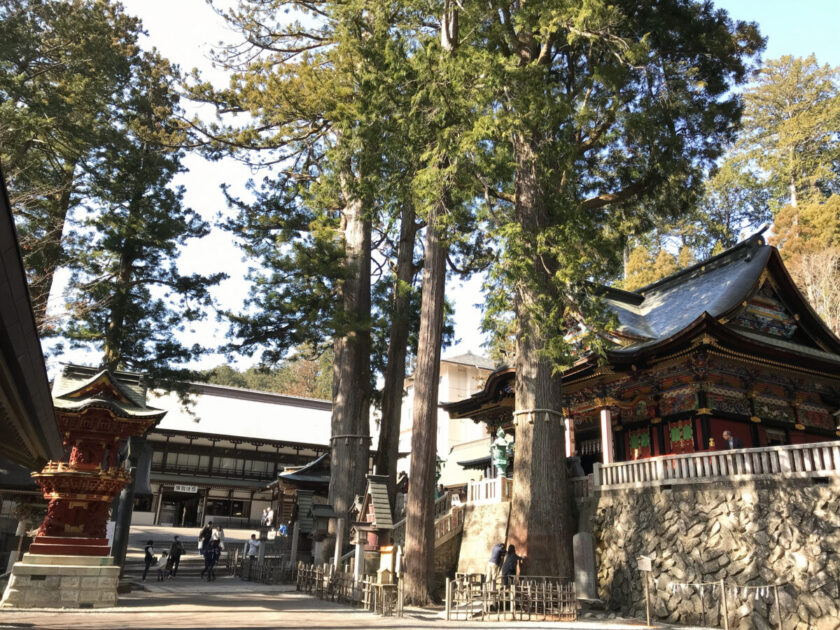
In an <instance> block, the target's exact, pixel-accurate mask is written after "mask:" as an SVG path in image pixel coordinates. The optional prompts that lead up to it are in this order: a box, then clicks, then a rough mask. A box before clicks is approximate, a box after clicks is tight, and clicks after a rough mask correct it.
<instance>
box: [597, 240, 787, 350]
mask: <svg viewBox="0 0 840 630" xmlns="http://www.w3.org/2000/svg"><path fill="white" fill-rule="evenodd" d="M771 251H772V247H770V246H768V245H765V244H764V242H763V240H761V239H759V238H756V237H753V238H750V239H747V240H746V241H744V242H742V243H740V244H738V245H736V246H735V247H733V248H731V249H729V250H727V251H725V252H723V253H722V254H719V255H718V256H715V257H713V258H711V259H709V260H707V261H704V262H703V263H701V264H698V265H695V266H693V267H690V268H688V269H686V270H684V271H681V272H678V273H676V274H673V275H671V276H668V277H667V278H664V279H662V280H660V281H658V282H656V283H654V284H651V285H648V286H647V287H643V288H641V289H639V290H638V291H635V292H633V294H629V293H626V292H623V291H608V292H607V293H606V294H605V296H604V299H605V302H606V303H607V306H608V307H609V308H610V309H611V310H612V311H613V312H614V313H615V314H616V316H617V317H618V321H619V327H618V329H617V332H619V333H625V334H629V335H632V336H635V337H640V338H641V339H640V340H639V341H638V342H636V343H633V344H632V345H629V346H625V347H623V348H616V349H615V350H614V352H634V351H636V350H638V349H639V348H641V347H643V346H645V345H648V344H650V343H655V342H657V341H661V340H663V339H667V338H668V337H670V336H672V335H674V334H675V333H677V332H679V331H680V330H682V329H684V328H685V327H686V326H688V325H689V324H690V323H691V322H693V321H695V320H696V319H697V318H698V317H700V316H701V315H702V314H703V313H704V312H706V313H708V314H709V315H711V316H712V317H719V316H720V315H723V314H724V313H726V312H728V311H730V310H731V309H732V308H734V307H735V306H737V305H738V304H739V303H740V302H742V301H743V300H744V299H745V297H746V296H747V294H748V293H749V292H750V290H751V289H752V288H754V287H755V286H756V284H757V283H758V281H759V278H760V277H761V272H762V271H763V270H764V268H765V265H766V264H767V261H768V259H769V257H770V253H771ZM639 297H641V298H642V299H641V301H639V299H638V298H639Z"/></svg>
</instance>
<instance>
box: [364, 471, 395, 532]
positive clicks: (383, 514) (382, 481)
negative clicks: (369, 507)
mask: <svg viewBox="0 0 840 630" xmlns="http://www.w3.org/2000/svg"><path fill="white" fill-rule="evenodd" d="M367 479H368V492H369V493H370V499H371V502H372V503H373V514H374V518H375V519H376V527H377V529H393V528H394V519H393V517H392V515H391V502H390V500H389V499H388V478H387V477H386V476H385V475H368V476H367Z"/></svg>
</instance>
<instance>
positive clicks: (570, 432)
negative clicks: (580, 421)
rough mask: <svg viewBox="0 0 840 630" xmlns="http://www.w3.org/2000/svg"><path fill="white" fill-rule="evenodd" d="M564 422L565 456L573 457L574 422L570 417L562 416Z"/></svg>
mask: <svg viewBox="0 0 840 630" xmlns="http://www.w3.org/2000/svg"><path fill="white" fill-rule="evenodd" d="M563 422H565V423H566V457H573V456H574V454H575V422H574V420H573V419H572V418H571V416H570V417H567V418H563Z"/></svg>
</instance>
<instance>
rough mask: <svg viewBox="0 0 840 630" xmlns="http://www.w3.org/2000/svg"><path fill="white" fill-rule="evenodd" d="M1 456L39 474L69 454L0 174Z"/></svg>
mask: <svg viewBox="0 0 840 630" xmlns="http://www.w3.org/2000/svg"><path fill="white" fill-rule="evenodd" d="M0 296H2V298H0V435H2V437H3V439H2V440H0V455H3V456H5V457H8V458H9V459H10V460H12V461H14V462H16V463H18V464H21V465H22V466H26V467H27V468H30V469H33V470H35V469H40V468H41V467H42V466H43V465H44V463H45V462H46V461H47V460H50V459H53V460H58V459H61V457H62V455H63V454H64V449H63V447H62V445H61V436H60V434H59V431H58V425H57V423H56V419H55V413H54V411H53V407H52V398H51V396H50V387H49V382H48V379H47V371H46V367H45V366H44V357H43V354H42V352H41V342H40V340H39V338H38V330H37V327H36V326H35V317H34V315H33V313H32V304H31V302H30V300H29V289H28V286H27V283H26V275H25V273H24V269H23V260H22V258H21V255H20V250H19V248H18V243H17V236H16V234H15V227H14V221H13V219H12V213H11V208H10V206H9V197H8V194H7V192H6V185H5V181H4V180H3V176H2V172H0Z"/></svg>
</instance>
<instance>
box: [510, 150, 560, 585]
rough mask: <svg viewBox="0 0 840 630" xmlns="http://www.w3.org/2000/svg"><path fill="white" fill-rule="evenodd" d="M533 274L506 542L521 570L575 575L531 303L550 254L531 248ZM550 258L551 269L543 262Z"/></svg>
mask: <svg viewBox="0 0 840 630" xmlns="http://www.w3.org/2000/svg"><path fill="white" fill-rule="evenodd" d="M514 150H515V153H516V161H517V171H516V190H515V194H516V198H515V212H516V218H517V221H518V222H519V224H520V225H521V227H522V231H523V238H525V239H529V245H530V246H531V247H533V246H535V243H536V236H537V235H538V234H539V232H540V231H541V230H542V229H543V228H544V227H546V226H547V224H548V221H549V218H548V217H547V216H546V212H545V208H544V206H543V204H542V199H543V192H542V190H541V182H540V180H541V178H540V175H539V172H538V165H537V150H536V149H535V146H534V144H533V143H530V142H526V141H522V140H519V141H517V142H515V144H514ZM529 255H530V256H531V257H532V264H533V266H534V277H533V279H532V281H530V282H529V281H525V282H521V283H520V284H519V285H518V286H517V287H516V295H515V310H516V323H517V330H516V347H517V356H516V415H515V419H516V460H515V463H514V470H513V497H512V501H513V503H512V506H511V516H510V529H509V532H510V533H509V535H508V542H509V543H510V544H513V545H515V546H516V551H517V553H518V554H519V555H525V556H527V560H526V561H525V563H524V565H523V572H524V573H527V574H530V575H552V576H565V577H573V558H572V536H573V534H574V532H573V528H572V519H571V511H570V509H569V508H570V503H569V488H568V480H567V475H566V465H565V462H566V454H565V441H564V424H563V421H562V419H561V415H560V409H561V382H560V376H559V375H555V374H553V373H552V372H553V365H552V362H551V360H550V359H546V358H544V357H542V356H541V355H540V351H541V350H542V348H543V347H544V342H543V337H542V334H543V333H542V332H541V331H540V328H539V325H538V322H537V321H536V320H535V318H534V315H533V313H534V309H535V303H536V301H537V298H538V297H542V296H539V295H538V293H540V292H542V291H549V290H550V286H551V280H552V279H551V277H550V261H547V260H544V259H541V258H540V257H538V255H537V254H536V252H535V251H532V252H530V254H529ZM546 265H549V270H547V269H546V268H545V267H546Z"/></svg>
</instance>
